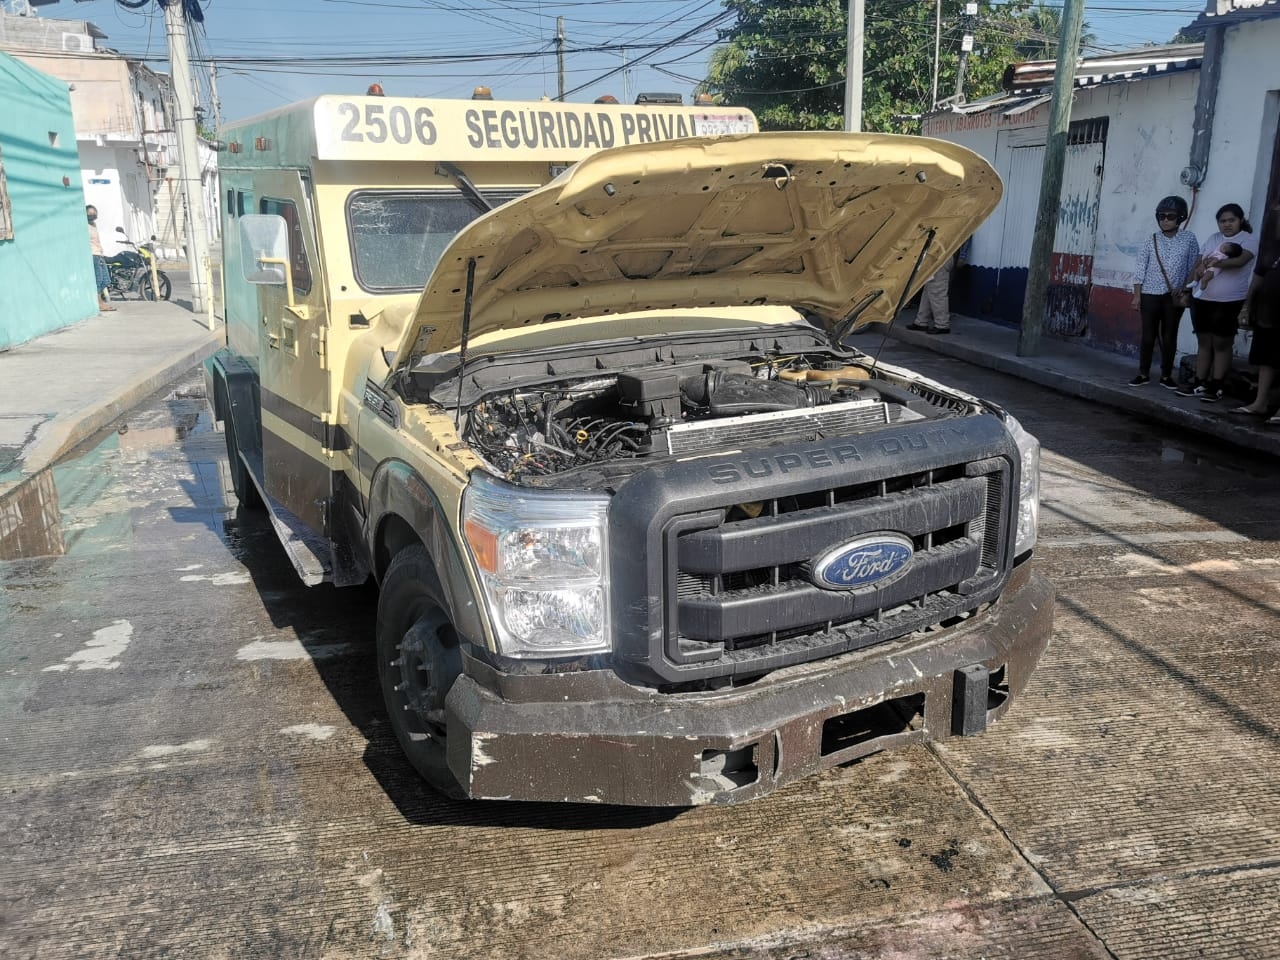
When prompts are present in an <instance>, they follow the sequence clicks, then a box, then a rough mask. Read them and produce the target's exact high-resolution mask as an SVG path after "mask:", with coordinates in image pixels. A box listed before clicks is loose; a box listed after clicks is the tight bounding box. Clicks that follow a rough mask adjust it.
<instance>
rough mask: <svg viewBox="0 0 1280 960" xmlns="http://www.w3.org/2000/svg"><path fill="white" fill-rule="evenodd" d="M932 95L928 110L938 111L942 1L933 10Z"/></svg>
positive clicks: (938, 1)
mask: <svg viewBox="0 0 1280 960" xmlns="http://www.w3.org/2000/svg"><path fill="white" fill-rule="evenodd" d="M933 11H934V12H933V95H932V96H931V98H930V100H929V109H930V110H937V109H938V61H939V59H940V58H941V56H942V0H937V3H936V4H935V5H934V8H933Z"/></svg>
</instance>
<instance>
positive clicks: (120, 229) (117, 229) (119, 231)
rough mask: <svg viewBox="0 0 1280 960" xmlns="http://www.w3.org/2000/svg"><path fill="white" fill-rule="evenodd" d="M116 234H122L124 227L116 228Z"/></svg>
mask: <svg viewBox="0 0 1280 960" xmlns="http://www.w3.org/2000/svg"><path fill="white" fill-rule="evenodd" d="M116 233H124V227H116Z"/></svg>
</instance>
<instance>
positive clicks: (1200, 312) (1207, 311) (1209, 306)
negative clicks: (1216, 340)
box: [1191, 297, 1244, 339]
mask: <svg viewBox="0 0 1280 960" xmlns="http://www.w3.org/2000/svg"><path fill="white" fill-rule="evenodd" d="M1243 306H1244V301H1243V300H1227V301H1225V302H1223V303H1219V302H1218V301H1216V300H1201V299H1199V298H1198V297H1197V298H1196V299H1194V300H1192V301H1191V329H1192V330H1194V331H1195V332H1196V333H1207V334H1208V335H1209V336H1211V337H1230V338H1232V339H1235V335H1236V330H1237V329H1239V319H1240V308H1241V307H1243Z"/></svg>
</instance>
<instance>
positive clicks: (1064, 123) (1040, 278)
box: [1018, 0, 1084, 357]
mask: <svg viewBox="0 0 1280 960" xmlns="http://www.w3.org/2000/svg"><path fill="white" fill-rule="evenodd" d="M1083 22H1084V0H1065V2H1064V3H1063V6H1062V33H1061V34H1060V36H1059V37H1058V59H1057V61H1056V62H1055V64H1054V68H1053V100H1052V101H1051V103H1050V107H1049V135H1048V138H1047V140H1046V141H1045V150H1044V165H1043V166H1042V168H1041V173H1040V205H1039V207H1038V208H1037V209H1036V232H1035V236H1034V237H1033V238H1032V240H1031V262H1030V264H1029V265H1028V267H1027V292H1026V297H1025V299H1024V300H1023V302H1022V329H1021V330H1020V331H1019V333H1018V356H1020V357H1034V356H1035V355H1036V354H1037V353H1039V351H1040V328H1041V326H1042V325H1043V323H1044V304H1045V295H1046V294H1047V293H1048V291H1049V261H1050V259H1051V258H1052V257H1053V240H1054V236H1055V234H1056V233H1057V231H1058V209H1059V208H1060V207H1061V206H1062V169H1063V167H1064V166H1066V162H1067V131H1068V128H1069V127H1070V126H1071V95H1072V92H1073V91H1074V90H1075V81H1076V58H1077V57H1078V56H1079V49H1080V29H1081V26H1082V25H1083Z"/></svg>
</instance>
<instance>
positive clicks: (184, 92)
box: [164, 3, 209, 313]
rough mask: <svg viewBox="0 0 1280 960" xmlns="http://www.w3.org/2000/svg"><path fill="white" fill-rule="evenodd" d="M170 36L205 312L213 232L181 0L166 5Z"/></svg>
mask: <svg viewBox="0 0 1280 960" xmlns="http://www.w3.org/2000/svg"><path fill="white" fill-rule="evenodd" d="M164 25H165V32H166V33H167V34H168V37H169V69H170V70H171V71H172V72H173V98H174V101H175V107H176V109H175V114H176V116H175V117H174V118H173V126H174V130H175V132H176V134H177V140H178V183H179V184H180V185H181V187H182V197H183V200H184V201H185V203H186V205H187V268H188V269H189V270H190V271H191V310H192V312H193V313H203V312H204V309H205V300H206V297H208V295H209V289H208V283H207V279H208V278H207V276H206V274H205V271H206V269H208V264H209V231H208V229H207V228H206V226H205V216H204V190H203V189H202V187H201V182H200V152H199V150H198V149H197V148H196V103H195V101H196V98H195V88H194V85H193V84H192V82H191V60H190V58H189V57H188V49H187V21H186V17H185V16H184V14H183V12H182V4H181V3H170V4H167V5H166V6H165V8H164Z"/></svg>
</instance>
